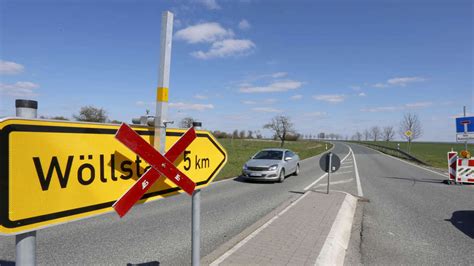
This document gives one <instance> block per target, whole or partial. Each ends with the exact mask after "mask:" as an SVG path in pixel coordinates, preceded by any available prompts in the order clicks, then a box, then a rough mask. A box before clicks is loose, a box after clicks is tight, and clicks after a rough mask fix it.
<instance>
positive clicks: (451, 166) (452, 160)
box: [448, 151, 458, 183]
mask: <svg viewBox="0 0 474 266" xmlns="http://www.w3.org/2000/svg"><path fill="white" fill-rule="evenodd" d="M457 158H458V152H457V151H450V152H448V172H449V179H448V182H449V183H451V182H453V181H454V182H456V161H457Z"/></svg>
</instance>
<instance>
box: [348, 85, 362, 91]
mask: <svg viewBox="0 0 474 266" xmlns="http://www.w3.org/2000/svg"><path fill="white" fill-rule="evenodd" d="M350 88H351V89H353V90H355V91H359V90H360V89H361V87H360V86H350Z"/></svg>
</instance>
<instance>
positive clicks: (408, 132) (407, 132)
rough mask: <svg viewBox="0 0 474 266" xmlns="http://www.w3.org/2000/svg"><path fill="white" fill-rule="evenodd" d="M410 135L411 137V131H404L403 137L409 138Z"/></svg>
mask: <svg viewBox="0 0 474 266" xmlns="http://www.w3.org/2000/svg"><path fill="white" fill-rule="evenodd" d="M412 135H413V132H411V130H407V131H405V136H407V137H409V138H411V136H412Z"/></svg>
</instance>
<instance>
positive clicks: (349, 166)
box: [341, 165, 352, 169]
mask: <svg viewBox="0 0 474 266" xmlns="http://www.w3.org/2000/svg"><path fill="white" fill-rule="evenodd" d="M351 167H352V165H348V166H341V169H342V168H351Z"/></svg>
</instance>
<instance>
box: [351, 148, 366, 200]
mask: <svg viewBox="0 0 474 266" xmlns="http://www.w3.org/2000/svg"><path fill="white" fill-rule="evenodd" d="M347 147H349V150H350V151H351V153H352V155H353V157H352V159H353V161H354V171H355V175H356V183H357V196H359V197H363V196H364V193H363V192H362V185H361V184H360V177H359V168H357V161H356V156H355V154H354V151H353V150H352V148H351V147H350V146H349V145H347Z"/></svg>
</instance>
